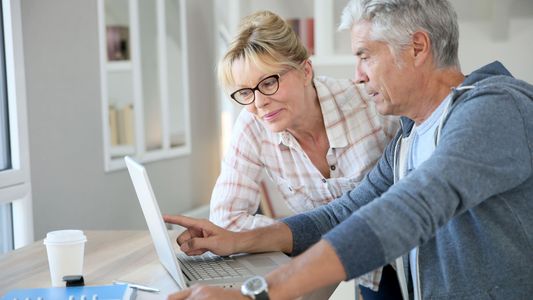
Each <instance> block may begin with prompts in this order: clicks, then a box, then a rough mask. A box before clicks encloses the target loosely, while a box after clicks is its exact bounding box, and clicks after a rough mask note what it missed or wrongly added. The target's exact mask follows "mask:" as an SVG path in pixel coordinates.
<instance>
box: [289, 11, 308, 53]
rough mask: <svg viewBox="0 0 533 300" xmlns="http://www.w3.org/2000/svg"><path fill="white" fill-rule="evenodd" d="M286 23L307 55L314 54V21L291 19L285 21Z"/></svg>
mask: <svg viewBox="0 0 533 300" xmlns="http://www.w3.org/2000/svg"><path fill="white" fill-rule="evenodd" d="M287 23H288V24H289V25H290V26H291V27H292V30H293V31H294V32H295V33H296V34H297V35H298V37H299V38H300V40H301V41H302V43H303V45H304V46H305V48H307V51H308V52H309V55H313V54H315V19H314V18H293V19H287Z"/></svg>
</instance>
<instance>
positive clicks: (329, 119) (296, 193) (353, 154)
mask: <svg viewBox="0 0 533 300" xmlns="http://www.w3.org/2000/svg"><path fill="white" fill-rule="evenodd" d="M314 84H315V87H316V91H317V94H318V99H319V101H320V106H321V108H322V114H323V116H324V125H325V127H326V132H327V136H328V140H329V146H330V148H329V150H328V152H327V154H326V159H327V161H328V164H329V165H330V166H331V168H330V178H324V176H322V174H321V173H320V171H319V170H318V169H317V168H316V167H315V166H314V165H313V163H312V162H311V160H310V159H309V158H308V156H307V155H306V154H305V152H304V151H303V150H302V148H301V147H300V145H299V144H298V141H297V140H296V139H295V138H294V136H292V135H291V134H290V133H289V132H281V133H274V132H271V131H270V130H269V129H268V128H266V127H265V126H264V125H263V123H262V122H261V121H259V120H257V119H256V118H255V117H254V116H253V115H252V114H250V113H249V112H248V111H246V110H245V109H243V110H242V112H241V113H240V115H239V117H238V118H237V121H236V123H235V125H234V128H233V136H232V141H231V146H230V148H229V150H228V152H227V153H226V155H225V157H224V160H223V162H222V171H221V173H220V176H219V177H218V180H217V182H216V184H215V188H214V190H213V194H212V197H211V212H210V219H211V221H212V222H214V223H215V224H218V225H220V226H222V227H225V228H228V229H231V230H238V231H240V230H247V229H252V228H255V227H261V226H266V225H269V224H272V223H274V222H275V220H273V219H270V218H268V217H266V216H263V215H257V214H256V215H254V213H255V212H256V211H257V208H258V206H259V203H260V181H261V178H262V174H263V172H266V174H267V175H268V177H269V178H270V179H271V180H272V181H273V182H274V183H275V185H276V186H277V187H278V189H279V190H280V192H281V194H282V195H283V198H284V200H285V203H286V204H287V206H288V207H289V208H290V209H291V210H293V211H294V212H295V213H299V212H305V211H308V210H311V209H313V208H316V207H318V206H321V205H324V204H327V203H329V202H330V201H332V200H334V199H336V198H337V197H339V196H341V195H342V194H343V193H345V192H347V191H349V190H351V189H352V188H354V187H355V186H357V184H358V183H359V182H360V181H361V180H362V179H363V177H364V176H365V174H366V173H367V172H368V171H370V169H371V168H372V167H373V166H374V164H375V163H376V162H377V160H378V159H379V158H380V156H381V154H382V153H383V150H384V149H385V146H386V145H387V143H388V142H389V140H390V139H391V138H392V137H393V135H394V134H395V132H396V130H397V129H398V125H399V122H398V119H397V118H395V117H385V116H381V115H380V114H379V113H378V112H377V110H376V107H375V105H374V103H373V102H370V101H367V100H366V99H365V97H364V96H363V93H362V91H361V87H360V86H358V85H356V84H354V83H353V82H352V81H351V80H348V79H344V80H337V79H332V78H328V77H322V76H320V77H315V79H314ZM380 278H381V270H379V271H374V272H371V273H368V274H367V275H364V276H362V277H361V278H360V282H359V283H361V284H363V285H365V286H369V287H371V288H374V289H376V288H377V285H378V284H379V280H380Z"/></svg>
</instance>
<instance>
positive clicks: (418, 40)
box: [411, 31, 432, 65]
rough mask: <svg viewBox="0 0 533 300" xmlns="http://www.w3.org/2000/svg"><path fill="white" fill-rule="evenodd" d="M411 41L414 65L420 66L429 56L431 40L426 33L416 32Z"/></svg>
mask: <svg viewBox="0 0 533 300" xmlns="http://www.w3.org/2000/svg"><path fill="white" fill-rule="evenodd" d="M411 41H412V46H413V52H412V55H413V59H414V61H415V65H420V64H422V63H424V62H425V61H426V60H427V59H428V58H429V57H430V56H431V47H432V45H431V40H430V39H429V35H428V33H427V32H425V31H417V32H415V33H413V37H412V38H411Z"/></svg>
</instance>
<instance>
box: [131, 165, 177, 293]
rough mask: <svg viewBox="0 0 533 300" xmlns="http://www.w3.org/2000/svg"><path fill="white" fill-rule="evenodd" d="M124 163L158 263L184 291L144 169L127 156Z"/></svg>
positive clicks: (173, 254)
mask: <svg viewBox="0 0 533 300" xmlns="http://www.w3.org/2000/svg"><path fill="white" fill-rule="evenodd" d="M124 161H125V162H126V166H127V167H128V171H129V173H130V177H131V181H132V182H133V186H134V187H135V192H136V193H137V197H138V198H139V203H140V204H141V208H142V211H143V214H144V218H145V219H146V224H147V225H148V229H149V231H150V235H151V236H152V240H153V243H154V247H155V250H156V252H157V256H158V257H159V261H160V262H161V264H162V265H163V266H164V267H165V269H166V270H167V272H168V273H170V275H171V276H172V277H173V278H174V280H175V281H176V282H177V283H178V285H179V287H180V288H181V289H184V288H186V287H187V285H186V283H185V278H184V277H183V274H182V272H181V269H180V266H179V264H178V260H177V258H176V253H175V252H174V248H173V247H172V244H171V242H170V238H169V236H168V231H167V227H166V226H165V223H164V222H163V216H162V215H161V211H160V210H159V205H158V204H157V201H156V198H155V195H154V191H153V190H152V185H151V183H150V179H149V178H148V174H147V173H146V169H145V168H144V167H143V166H142V165H141V164H139V163H137V162H136V161H134V160H133V159H131V158H130V157H128V156H126V157H124Z"/></svg>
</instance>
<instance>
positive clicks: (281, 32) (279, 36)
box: [218, 11, 309, 89]
mask: <svg viewBox="0 0 533 300" xmlns="http://www.w3.org/2000/svg"><path fill="white" fill-rule="evenodd" d="M241 58H242V59H244V60H246V61H247V62H249V63H251V64H253V65H255V66H256V67H258V68H259V69H260V70H261V71H263V72H265V73H269V72H278V71H279V70H281V69H290V68H293V69H298V68H299V67H300V64H301V63H302V62H303V61H305V60H306V59H307V58H309V54H308V53H307V49H306V48H305V47H304V45H303V44H302V42H301V41H300V39H299V38H298V36H297V35H296V33H295V32H294V31H293V30H292V27H291V26H290V25H289V24H288V23H287V22H285V20H283V19H282V18H281V17H279V16H278V15H276V14H275V13H273V12H270V11H259V12H256V13H253V14H251V15H249V16H247V17H245V18H244V19H243V20H242V21H241V23H240V25H239V33H238V34H237V36H236V37H235V39H234V40H233V41H232V42H231V44H230V46H229V49H228V51H227V52H226V54H225V55H224V57H223V58H222V59H221V60H220V62H219V63H218V80H219V82H220V84H221V85H222V87H223V88H225V89H227V88H229V87H230V86H232V85H234V84H235V80H234V78H233V74H232V72H231V68H232V65H233V63H234V62H235V61H236V60H238V59H241Z"/></svg>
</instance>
